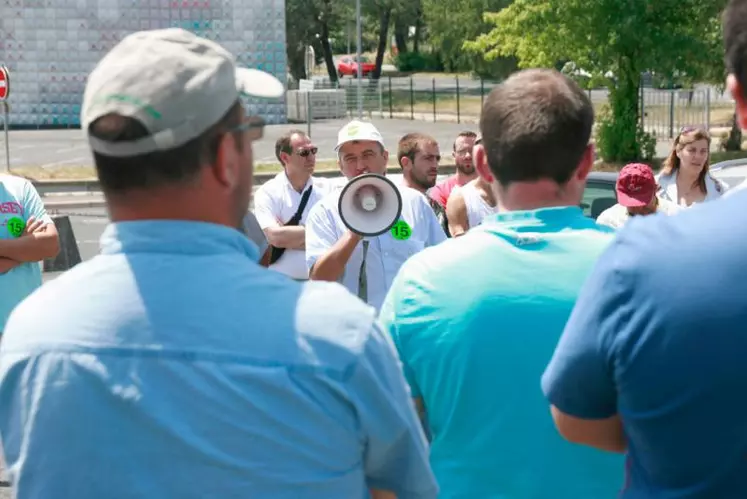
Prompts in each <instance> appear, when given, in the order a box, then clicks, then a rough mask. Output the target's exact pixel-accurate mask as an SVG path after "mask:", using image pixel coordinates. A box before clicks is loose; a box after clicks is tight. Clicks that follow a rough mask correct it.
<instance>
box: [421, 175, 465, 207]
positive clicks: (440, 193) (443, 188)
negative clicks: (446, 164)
mask: <svg viewBox="0 0 747 499" xmlns="http://www.w3.org/2000/svg"><path fill="white" fill-rule="evenodd" d="M456 185H458V184H457V176H456V175H452V176H451V177H449V178H447V179H446V180H444V181H442V182H439V183H438V184H436V185H434V186H433V188H431V190H430V191H429V192H428V195H429V196H430V197H431V199H433V200H434V201H436V202H437V203H438V204H440V205H441V206H443V207H446V201H448V199H449V195H451V191H452V189H454V187H455V186H456Z"/></svg>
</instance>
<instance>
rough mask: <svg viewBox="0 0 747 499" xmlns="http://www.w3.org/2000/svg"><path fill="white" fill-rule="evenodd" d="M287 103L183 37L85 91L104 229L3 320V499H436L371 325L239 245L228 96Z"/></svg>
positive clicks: (394, 369) (252, 133)
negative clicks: (6, 479) (95, 250)
mask: <svg viewBox="0 0 747 499" xmlns="http://www.w3.org/2000/svg"><path fill="white" fill-rule="evenodd" d="M283 91H284V90H283V86H282V84H281V83H280V82H279V81H278V80H277V79H275V78H274V77H272V76H270V75H268V74H265V73H262V72H260V71H256V70H248V69H237V68H236V67H235V63H234V58H233V57H232V56H231V55H230V54H229V53H228V52H226V51H225V50H224V49H223V48H221V47H220V46H219V45H217V44H216V43H214V42H212V41H209V40H206V39H203V38H199V37H197V36H195V35H194V34H191V33H188V32H187V31H184V30H181V29H166V30H154V31H145V32H139V33H134V34H132V35H129V36H128V37H126V38H125V39H123V40H122V42H120V44H119V45H117V46H116V47H115V48H114V49H112V51H110V52H109V53H108V54H107V55H106V56H105V57H104V59H103V60H102V61H101V62H100V63H99V65H98V66H97V67H96V68H95V69H94V71H93V72H92V73H91V75H90V76H89V78H88V84H87V87H86V92H85V94H84V102H83V110H82V117H81V118H82V119H81V122H82V124H83V129H84V130H85V132H86V135H87V138H88V141H89V144H90V146H91V148H92V150H93V155H94V160H95V163H96V169H97V172H98V176H99V180H100V182H101V185H102V189H103V191H104V194H105V196H106V199H107V204H108V208H109V212H110V214H111V217H112V221H113V223H112V224H111V225H109V226H108V227H107V229H106V230H105V233H104V234H103V236H102V238H101V254H100V255H98V256H96V257H95V258H93V259H92V260H90V261H88V262H85V263H82V264H80V265H78V266H77V267H75V268H74V269H73V270H71V271H70V272H68V273H66V274H64V275H62V276H61V277H59V278H57V279H56V280H54V281H51V282H50V283H48V284H47V285H45V286H43V287H42V288H41V289H39V290H37V291H36V292H35V293H33V294H32V295H31V296H30V297H29V298H28V299H26V300H25V301H24V302H23V303H21V304H20V305H19V306H18V307H17V309H16V310H15V311H14V312H13V314H12V315H11V317H10V320H9V322H8V327H7V330H6V336H5V339H4V343H3V345H2V349H0V438H1V440H2V442H3V445H4V451H5V457H6V462H7V464H8V468H9V474H10V477H11V480H12V482H13V485H14V487H16V489H17V490H16V492H17V496H16V497H18V498H19V499H31V498H34V499H36V498H38V499H42V498H43V499H56V498H60V499H62V498H65V499H67V498H71V497H75V498H76V499H94V498H95V499H100V498H104V497H106V498H110V499H117V498H133V497H137V498H143V499H149V498H153V499H155V498H159V499H160V498H166V497H173V498H180V499H182V498H186V499H189V498H204V497H221V498H222V497H226V498H228V497H247V496H251V497H260V498H264V497H267V498H273V499H275V498H277V499H281V498H294V499H303V498H345V499H347V498H356V499H362V498H364V497H369V496H370V494H371V493H372V492H373V494H372V495H373V497H375V498H383V497H391V495H389V494H390V493H394V494H396V496H397V497H398V498H418V499H419V498H429V499H430V498H435V497H436V494H437V487H436V485H435V481H434V479H433V476H432V474H431V471H430V469H429V467H428V459H427V443H426V441H425V438H424V436H423V434H422V432H421V430H420V427H419V423H418V420H417V414H416V413H415V410H414V409H413V407H412V405H411V399H410V397H409V392H408V389H407V384H406V382H405V380H404V378H403V376H402V373H401V370H400V368H399V363H398V360H397V357H396V352H395V350H394V347H393V345H392V343H391V340H390V339H389V338H388V336H386V335H385V334H384V333H383V332H382V330H381V328H380V327H379V326H377V323H376V322H375V313H374V310H373V309H372V308H371V307H368V306H366V305H365V304H363V303H361V302H360V301H359V300H358V299H357V298H355V297H354V296H351V295H350V294H349V293H348V292H347V291H345V290H344V288H343V287H342V286H339V285H338V284H333V283H307V284H301V283H297V282H294V281H292V280H290V279H288V278H286V277H284V276H282V275H280V274H277V273H275V272H271V271H269V270H267V269H265V268H262V267H260V266H259V264H258V263H257V260H258V258H259V253H258V250H257V247H256V245H255V244H253V243H252V242H251V241H250V240H249V239H248V238H247V237H246V236H245V235H244V227H243V226H242V225H243V224H242V220H243V219H244V218H245V214H246V213H247V209H248V205H249V200H250V193H251V189H252V173H253V168H252V144H253V142H255V141H257V140H259V139H260V138H261V137H262V134H263V122H262V121H261V119H259V118H257V117H245V116H244V109H243V106H242V105H241V100H240V94H248V95H252V96H254V97H259V98H278V97H280V96H282V94H283ZM330 303H334V305H335V306H334V309H331V308H330V307H329V304H330Z"/></svg>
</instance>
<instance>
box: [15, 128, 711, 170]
mask: <svg viewBox="0 0 747 499" xmlns="http://www.w3.org/2000/svg"><path fill="white" fill-rule="evenodd" d="M348 121H349V120H348V119H341V120H325V121H319V122H314V123H313V124H312V128H311V136H312V139H313V140H314V142H315V143H316V145H317V146H318V147H319V155H318V159H319V160H320V161H324V160H329V159H333V158H334V157H335V155H334V147H335V145H336V141H337V132H338V130H339V129H340V128H342V126H343V125H345V123H347V122H348ZM370 121H372V122H373V123H374V124H375V125H376V127H377V128H378V129H379V130H380V131H381V133H382V135H383V136H384V142H385V144H386V146H387V148H388V149H389V151H390V152H391V153H392V154H395V151H396V150H397V141H398V140H399V139H400V137H402V136H403V135H405V134H406V133H410V132H421V133H427V134H429V135H431V136H433V137H434V138H435V139H436V140H437V141H438V142H439V144H441V151H442V154H443V155H444V157H445V158H446V159H445V161H444V163H446V162H447V161H448V157H449V153H450V151H451V149H452V144H453V141H454V138H455V137H456V136H457V134H458V133H459V132H461V131H462V130H473V131H477V130H478V127H477V124H474V123H470V124H465V123H463V124H458V123H446V122H438V123H433V122H427V121H412V120H407V119H404V120H403V119H379V118H373V119H371V120H370ZM297 128H300V129H302V130H306V125H305V124H301V125H292V124H286V125H271V126H268V127H267V128H266V129H265V138H264V139H263V140H261V141H259V142H257V143H256V144H255V146H254V157H255V161H256V162H258V163H268V162H270V163H272V162H275V161H276V160H275V141H276V140H277V139H278V137H280V136H281V135H282V134H284V133H286V132H287V131H289V130H292V129H297ZM1 137H2V134H0V138H1ZM0 142H2V140H0ZM714 146H715V144H714ZM670 147H671V142H670V141H668V140H664V141H660V142H659V143H658V144H657V148H656V152H657V156H666V155H667V154H668V152H669V148H670ZM10 164H11V168H13V167H15V168H19V167H43V168H55V167H63V168H64V167H65V166H81V165H92V159H91V154H90V152H89V151H88V146H87V144H86V143H85V140H84V138H83V135H82V133H81V131H80V130H27V131H21V130H16V131H12V132H10ZM0 165H4V162H3V163H0Z"/></svg>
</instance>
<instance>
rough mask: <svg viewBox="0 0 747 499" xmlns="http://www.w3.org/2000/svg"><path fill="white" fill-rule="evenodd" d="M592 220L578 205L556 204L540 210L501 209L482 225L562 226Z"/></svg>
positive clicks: (487, 218)
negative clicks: (582, 220)
mask: <svg viewBox="0 0 747 499" xmlns="http://www.w3.org/2000/svg"><path fill="white" fill-rule="evenodd" d="M581 219H584V220H591V219H589V218H588V217H586V216H584V212H583V210H582V209H581V208H580V207H578V206H556V207H552V208H541V209H539V210H522V211H501V212H499V213H495V214H492V215H489V216H488V217H486V218H485V219H484V220H483V223H482V224H481V225H486V224H491V225H492V224H495V223H497V224H501V225H508V226H511V225H522V226H524V225H532V226H535V227H536V226H551V227H560V226H566V225H571V224H573V223H575V222H578V221H579V220H581Z"/></svg>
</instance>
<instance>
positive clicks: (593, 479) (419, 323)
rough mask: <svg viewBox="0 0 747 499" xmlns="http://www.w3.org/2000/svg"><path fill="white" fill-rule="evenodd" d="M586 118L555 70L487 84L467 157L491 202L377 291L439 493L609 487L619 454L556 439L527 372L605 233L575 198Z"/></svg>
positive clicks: (524, 494)
mask: <svg viewBox="0 0 747 499" xmlns="http://www.w3.org/2000/svg"><path fill="white" fill-rule="evenodd" d="M593 120H594V115H593V110H592V106H591V103H590V102H589V99H588V98H587V96H586V94H585V93H584V92H583V91H582V90H581V89H580V88H579V87H578V86H577V85H576V84H575V83H573V82H572V81H571V80H569V79H567V78H565V77H564V76H562V75H561V74H560V73H558V72H556V71H549V70H532V71H524V72H520V73H517V74H515V75H514V76H512V77H511V78H510V79H509V80H507V81H506V82H505V83H504V84H502V85H500V86H499V87H497V88H496V89H495V90H493V92H491V94H490V95H489V96H488V97H487V100H486V104H485V107H484V109H483V112H482V118H481V123H480V129H481V131H482V137H483V142H482V144H480V145H479V146H477V147H476V149H475V160H476V166H477V168H478V171H479V173H480V175H481V177H482V178H483V179H484V180H485V181H486V182H487V183H489V184H490V185H491V188H492V189H493V191H494V193H495V195H496V198H497V199H499V203H500V209H501V212H500V213H499V214H495V215H491V216H490V217H487V218H486V219H485V220H484V221H483V223H482V224H481V225H480V227H476V228H474V229H472V230H470V232H468V233H467V234H466V235H464V236H463V237H460V238H457V239H452V240H449V241H447V242H445V243H442V244H440V245H438V246H436V247H434V248H431V249H426V250H425V251H423V252H421V253H419V254H417V255H415V256H413V257H412V258H411V259H410V260H409V261H408V262H407V263H405V265H404V266H403V267H402V270H401V271H400V273H399V274H398V276H397V278H396V280H395V282H394V284H393V286H392V288H391V290H390V292H389V294H388V296H387V299H386V300H385V303H384V306H383V308H382V311H381V316H380V317H381V320H382V322H383V324H384V325H385V327H386V328H387V330H388V331H389V333H390V334H391V335H392V337H393V338H394V343H395V345H396V346H397V350H398V351H399V354H400V358H401V360H402V363H403V365H404V372H405V375H406V377H407V380H408V382H409V384H410V390H411V392H412V395H413V397H414V398H415V404H416V406H417V407H418V408H419V409H420V412H421V418H422V419H423V420H424V423H426V424H427V427H428V428H429V430H430V433H431V442H432V448H431V465H432V467H433V471H434V473H435V474H436V478H437V480H438V483H439V486H440V488H441V493H440V495H439V497H440V498H444V499H451V498H457V497H458V498H481V499H482V498H498V497H500V498H506V499H546V498H554V499H563V498H567V499H603V498H612V497H615V495H616V494H617V493H618V492H619V490H620V489H621V488H622V485H623V476H624V470H623V464H624V462H623V458H622V456H620V455H615V454H608V455H599V454H598V453H595V452H594V451H593V450H591V449H586V448H583V447H580V446H573V445H570V444H568V443H567V442H565V441H563V439H562V438H560V436H559V435H558V434H557V432H556V431H555V428H554V426H553V421H552V418H551V417H550V414H549V412H548V411H547V406H546V402H545V400H544V398H543V396H542V392H541V390H540V387H539V386H538V380H539V378H540V376H541V374H542V370H543V369H544V367H545V365H546V363H547V361H548V360H549V358H550V356H551V355H552V352H553V348H554V346H555V344H556V342H557V340H558V338H559V337H560V334H561V332H562V330H563V326H564V325H565V322H566V320H567V319H568V316H569V314H570V312H571V309H572V307H573V303H574V302H575V300H576V296H577V293H578V290H579V289H580V288H581V285H582V284H583V280H584V279H585V277H586V276H587V274H588V273H589V272H590V271H591V268H592V266H593V264H594V261H595V260H596V258H597V256H598V255H599V254H600V253H601V252H602V251H603V250H604V248H605V247H606V246H607V245H608V244H609V242H610V241H611V239H612V237H613V235H612V229H608V228H605V227H602V226H599V225H597V224H596V223H595V222H594V221H593V220H592V219H589V218H586V217H584V215H583V213H582V211H581V209H580V208H579V203H580V201H581V197H582V194H583V190H584V186H585V183H586V177H587V174H588V173H589V171H590V169H591V166H592V162H593V157H594V152H593V147H592V146H590V145H589V142H588V140H589V135H590V132H591V126H592V122H593ZM538 124H540V125H538Z"/></svg>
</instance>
